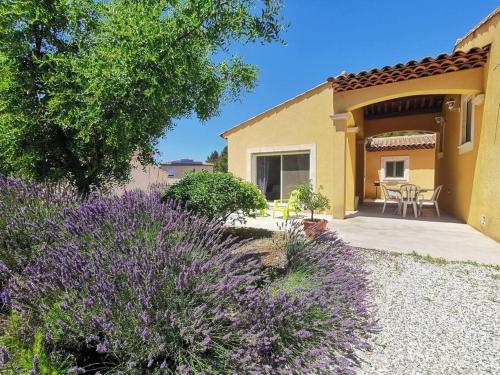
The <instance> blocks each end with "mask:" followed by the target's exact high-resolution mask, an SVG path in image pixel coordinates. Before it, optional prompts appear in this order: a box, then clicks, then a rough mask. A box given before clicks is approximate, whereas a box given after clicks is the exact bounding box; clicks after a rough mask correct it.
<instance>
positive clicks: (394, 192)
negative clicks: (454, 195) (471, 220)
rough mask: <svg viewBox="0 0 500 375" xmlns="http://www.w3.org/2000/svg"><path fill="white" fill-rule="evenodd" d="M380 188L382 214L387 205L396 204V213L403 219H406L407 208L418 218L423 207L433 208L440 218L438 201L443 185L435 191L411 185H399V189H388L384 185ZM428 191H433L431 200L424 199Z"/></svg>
mask: <svg viewBox="0 0 500 375" xmlns="http://www.w3.org/2000/svg"><path fill="white" fill-rule="evenodd" d="M381 188H382V193H383V196H384V205H383V207H382V213H384V212H385V208H386V206H387V204H388V203H396V204H397V213H398V215H402V216H403V217H406V213H407V211H408V206H410V207H411V208H412V209H413V214H414V215H415V217H418V216H420V215H421V214H422V209H423V207H424V205H426V206H431V207H434V208H435V209H436V214H437V215H438V216H441V213H440V212H439V204H438V199H439V194H440V193H441V190H442V189H443V185H440V186H438V187H437V188H435V189H422V188H420V187H419V186H417V185H413V184H405V185H401V186H400V187H399V188H389V187H387V186H385V185H381ZM433 190H434V191H433ZM430 191H433V193H432V196H431V198H429V199H426V198H425V195H424V194H425V193H427V192H430Z"/></svg>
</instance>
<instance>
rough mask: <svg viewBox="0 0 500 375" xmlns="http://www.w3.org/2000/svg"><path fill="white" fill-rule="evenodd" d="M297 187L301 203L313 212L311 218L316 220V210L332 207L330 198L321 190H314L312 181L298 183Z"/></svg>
mask: <svg viewBox="0 0 500 375" xmlns="http://www.w3.org/2000/svg"><path fill="white" fill-rule="evenodd" d="M295 189H297V190H298V192H299V194H298V195H299V204H300V205H301V206H302V207H304V209H306V210H308V211H310V212H311V220H314V211H316V210H326V209H328V208H330V202H329V201H328V198H327V197H325V196H324V195H323V194H321V193H320V192H319V191H318V192H314V190H313V187H312V185H311V183H304V184H300V185H297V186H296V187H295Z"/></svg>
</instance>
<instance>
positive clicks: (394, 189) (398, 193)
mask: <svg viewBox="0 0 500 375" xmlns="http://www.w3.org/2000/svg"><path fill="white" fill-rule="evenodd" d="M386 190H387V191H388V192H390V193H394V194H396V195H399V196H400V197H401V198H402V197H403V194H402V193H401V189H400V188H399V189H398V188H386ZM429 191H434V189H420V188H419V189H418V191H417V193H416V196H417V200H418V196H419V195H420V194H423V193H427V192H429ZM398 214H401V215H402V213H400V212H398Z"/></svg>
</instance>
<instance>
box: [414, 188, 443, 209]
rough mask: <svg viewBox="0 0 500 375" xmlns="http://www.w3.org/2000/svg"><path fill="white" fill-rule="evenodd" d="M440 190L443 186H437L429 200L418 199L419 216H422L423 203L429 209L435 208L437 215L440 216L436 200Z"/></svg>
mask: <svg viewBox="0 0 500 375" xmlns="http://www.w3.org/2000/svg"><path fill="white" fill-rule="evenodd" d="M442 189H443V185H439V186H438V187H437V188H436V189H434V192H433V193H432V197H431V198H430V199H420V201H419V202H418V205H419V211H420V215H421V214H422V208H423V206H424V203H427V204H428V205H429V206H431V207H432V206H434V207H435V208H436V213H437V215H438V216H441V213H440V212H439V204H438V199H439V194H441V190H442Z"/></svg>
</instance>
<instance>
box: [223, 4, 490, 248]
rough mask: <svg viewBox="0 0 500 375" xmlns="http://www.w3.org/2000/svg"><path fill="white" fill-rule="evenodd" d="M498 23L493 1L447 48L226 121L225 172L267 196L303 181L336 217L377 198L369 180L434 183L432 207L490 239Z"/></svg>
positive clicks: (323, 85)
mask: <svg viewBox="0 0 500 375" xmlns="http://www.w3.org/2000/svg"><path fill="white" fill-rule="evenodd" d="M499 21H500V7H499V8H497V9H496V10H495V11H493V12H492V13H491V14H490V15H489V16H488V17H486V18H485V19H484V20H483V21H481V22H480V23H479V24H478V25H477V26H475V27H474V28H473V29H472V30H471V31H470V32H468V33H467V34H466V35H465V36H464V37H462V38H461V39H459V40H458V41H457V43H456V45H455V47H454V50H453V52H452V53H451V54H441V55H439V56H437V57H434V58H432V57H428V58H425V59H423V60H421V61H409V62H407V63H402V64H397V65H395V66H386V67H383V68H381V69H373V70H370V71H364V72H360V73H357V74H347V73H342V74H340V75H338V76H336V77H332V78H328V79H327V80H326V81H325V82H323V83H321V84H320V85H318V86H316V87H313V88H312V89H310V90H308V91H306V92H305V93H302V94H300V95H298V96H296V97H294V98H291V99H290V100H287V101H286V102H284V103H282V104H279V105H277V106H276V107H274V108H271V109H269V110H267V111H265V112H263V113H261V114H259V115H257V116H255V117H253V118H251V119H249V120H247V121H244V122H243V123H241V124H239V125H237V126H234V127H233V128H231V129H229V130H227V131H225V132H224V133H223V134H222V137H224V138H226V139H227V141H228V148H229V161H228V162H229V171H230V172H232V173H233V174H235V175H237V176H240V177H242V178H244V179H247V180H249V181H253V182H254V183H256V184H257V185H259V186H261V189H263V190H264V191H265V193H266V196H267V197H268V199H276V198H287V197H288V196H289V194H290V191H291V189H292V188H293V186H295V185H296V184H297V182H302V181H307V180H310V181H311V182H312V184H313V185H314V187H315V188H316V189H317V188H319V187H320V186H321V187H322V188H323V193H324V194H326V195H327V196H328V197H329V199H330V202H331V206H332V208H331V214H332V215H333V216H334V217H335V218H339V219H341V218H344V217H345V215H346V212H348V211H352V210H354V208H355V202H356V200H357V199H360V200H364V199H374V198H376V197H377V194H379V193H377V191H376V190H374V185H375V184H374V182H376V181H377V180H381V179H382V180H384V179H390V177H396V180H397V181H396V183H399V182H405V181H412V182H415V179H417V180H418V181H419V183H420V184H422V185H424V186H425V187H426V188H433V187H434V186H437V185H441V184H442V185H444V188H443V192H442V194H441V197H440V206H441V208H443V209H444V210H446V211H447V212H448V213H450V214H452V215H453V216H455V217H457V218H459V219H461V220H463V221H464V222H466V223H468V224H470V225H472V226H473V227H475V228H477V229H478V230H480V231H482V232H483V233H485V234H487V235H489V236H490V237H492V238H494V239H496V240H497V241H500V118H499V117H500V23H499ZM402 131H410V132H411V133H409V134H410V136H407V138H406V139H405V140H403V141H401V140H397V139H396V140H392V141H391V140H388V139H387V138H386V139H385V140H382V141H381V140H380V139H377V138H378V137H377V135H380V134H384V133H389V132H402ZM418 132H421V133H420V134H419V133H418ZM411 134H413V135H414V136H415V137H417V138H419V139H417V140H415V139H412V138H411ZM422 137H423V138H426V139H424V140H422V139H421V138H422ZM431 138H432V139H431ZM380 142H382V143H384V142H385V144H382V145H381V144H380ZM387 142H396V143H398V144H399V148H396V149H390V148H389V149H387V148H384V147H386V146H387V145H388V144H387ZM401 142H402V143H401ZM415 144H417V145H422V144H427V146H425V147H420V146H417V147H415V148H412V147H411V146H412V145H415ZM389 146H390V145H389ZM382 171H383V173H384V174H383V175H381V173H382ZM431 184H433V185H434V186H427V185H431Z"/></svg>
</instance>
